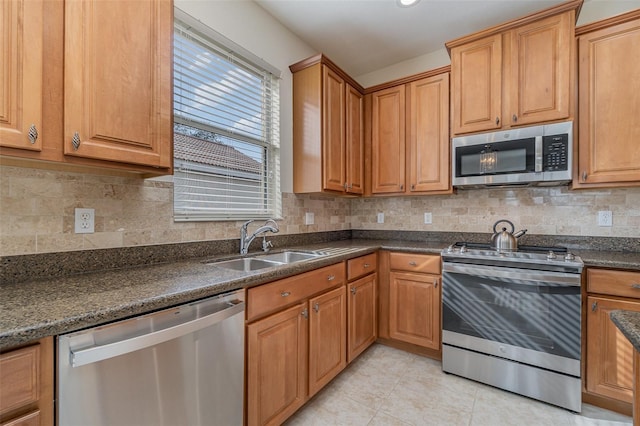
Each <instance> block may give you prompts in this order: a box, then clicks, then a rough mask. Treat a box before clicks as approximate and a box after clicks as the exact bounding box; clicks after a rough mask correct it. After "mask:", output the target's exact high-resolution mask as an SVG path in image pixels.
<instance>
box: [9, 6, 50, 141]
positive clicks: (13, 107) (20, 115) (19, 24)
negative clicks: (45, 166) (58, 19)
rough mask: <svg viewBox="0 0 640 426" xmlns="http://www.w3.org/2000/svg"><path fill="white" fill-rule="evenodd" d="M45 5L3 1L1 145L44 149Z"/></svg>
mask: <svg viewBox="0 0 640 426" xmlns="http://www.w3.org/2000/svg"><path fill="white" fill-rule="evenodd" d="M43 6H44V1H42V0H6V1H3V2H2V3H1V4H0V22H1V23H2V27H1V28H0V32H1V34H2V37H1V38H0V145H1V146H5V147H13V148H20V149H28V150H33V151H40V150H42V105H43V103H42V100H43V90H42V82H43V72H44V68H43V30H44V26H43V17H44V8H43ZM30 132H31V133H32V135H31V137H30V135H29V133H30ZM36 135H37V136H36Z"/></svg>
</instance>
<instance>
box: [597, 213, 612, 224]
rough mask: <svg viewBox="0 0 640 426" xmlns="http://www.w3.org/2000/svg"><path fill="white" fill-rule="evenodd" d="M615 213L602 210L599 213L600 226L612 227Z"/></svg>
mask: <svg viewBox="0 0 640 426" xmlns="http://www.w3.org/2000/svg"><path fill="white" fill-rule="evenodd" d="M612 225H613V213H612V212H611V210H600V211H599V212H598V226H612Z"/></svg>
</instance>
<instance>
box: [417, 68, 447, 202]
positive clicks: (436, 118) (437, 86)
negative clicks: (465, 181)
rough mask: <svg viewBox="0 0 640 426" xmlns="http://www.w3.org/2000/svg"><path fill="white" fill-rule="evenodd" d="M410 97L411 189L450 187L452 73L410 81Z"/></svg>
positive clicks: (435, 189)
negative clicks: (450, 75) (450, 82)
mask: <svg viewBox="0 0 640 426" xmlns="http://www.w3.org/2000/svg"><path fill="white" fill-rule="evenodd" d="M407 96H408V98H409V101H408V105H409V106H408V112H407V120H408V121H407V126H408V137H407V143H408V148H407V162H406V164H407V168H408V172H409V176H408V183H409V188H407V190H408V191H410V192H427V191H447V190H450V189H451V183H450V182H451V178H450V173H449V172H450V170H451V168H450V165H449V164H450V151H451V149H450V144H449V73H443V74H439V75H436V76H433V77H428V78H425V79H422V80H418V81H414V82H411V83H409V84H408V95H407Z"/></svg>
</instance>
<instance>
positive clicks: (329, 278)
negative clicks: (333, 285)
mask: <svg viewBox="0 0 640 426" xmlns="http://www.w3.org/2000/svg"><path fill="white" fill-rule="evenodd" d="M335 279H336V276H335V275H329V276H327V281H333V280H335Z"/></svg>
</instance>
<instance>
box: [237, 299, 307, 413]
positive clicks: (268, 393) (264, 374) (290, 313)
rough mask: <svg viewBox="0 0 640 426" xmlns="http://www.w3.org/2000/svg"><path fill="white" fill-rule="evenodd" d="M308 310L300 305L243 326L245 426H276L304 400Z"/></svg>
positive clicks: (303, 304) (304, 305)
mask: <svg viewBox="0 0 640 426" xmlns="http://www.w3.org/2000/svg"><path fill="white" fill-rule="evenodd" d="M305 316H308V310H307V307H306V304H305V303H300V304H298V305H296V306H293V307H291V308H289V309H286V310H284V311H282V312H279V313H277V314H274V315H271V316H269V317H267V318H265V319H262V320H260V321H256V322H254V323H253V324H249V325H248V326H247V424H248V425H249V426H254V425H267V424H268V425H278V424H281V423H282V422H283V421H284V419H286V418H287V417H289V416H290V415H291V414H293V413H294V412H295V411H296V410H297V409H298V408H300V407H301V406H302V405H303V404H304V402H305V399H306V388H307V338H308V321H307V320H306V319H305Z"/></svg>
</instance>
